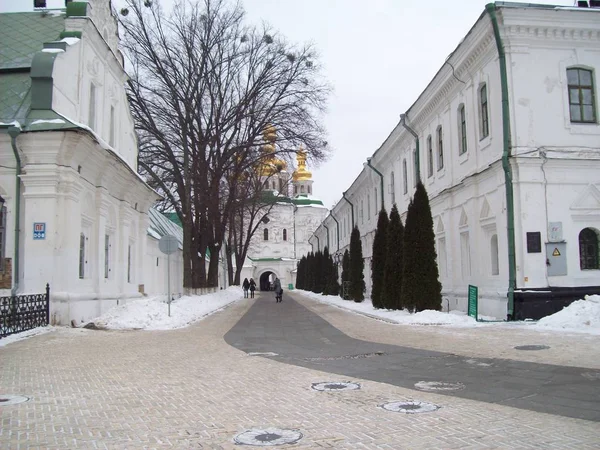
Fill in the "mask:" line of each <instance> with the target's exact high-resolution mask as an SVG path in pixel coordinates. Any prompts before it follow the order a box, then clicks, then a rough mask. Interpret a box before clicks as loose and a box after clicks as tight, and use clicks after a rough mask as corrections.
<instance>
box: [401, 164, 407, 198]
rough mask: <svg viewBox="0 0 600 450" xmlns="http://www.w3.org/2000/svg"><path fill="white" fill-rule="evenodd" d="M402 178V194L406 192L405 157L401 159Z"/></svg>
mask: <svg viewBox="0 0 600 450" xmlns="http://www.w3.org/2000/svg"><path fill="white" fill-rule="evenodd" d="M402 178H403V184H402V189H403V192H404V194H405V195H406V194H408V165H407V164H406V158H404V159H403V160H402Z"/></svg>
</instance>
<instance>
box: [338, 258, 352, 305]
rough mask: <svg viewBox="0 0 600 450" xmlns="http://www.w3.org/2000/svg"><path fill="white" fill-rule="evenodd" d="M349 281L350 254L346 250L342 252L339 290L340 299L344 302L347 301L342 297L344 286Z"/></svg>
mask: <svg viewBox="0 0 600 450" xmlns="http://www.w3.org/2000/svg"><path fill="white" fill-rule="evenodd" d="M349 279H350V253H349V252H348V249H346V251H345V252H344V256H343V258H342V286H341V289H340V297H342V298H343V299H344V300H348V299H347V298H345V297H344V286H345V283H346V282H347V281H349Z"/></svg>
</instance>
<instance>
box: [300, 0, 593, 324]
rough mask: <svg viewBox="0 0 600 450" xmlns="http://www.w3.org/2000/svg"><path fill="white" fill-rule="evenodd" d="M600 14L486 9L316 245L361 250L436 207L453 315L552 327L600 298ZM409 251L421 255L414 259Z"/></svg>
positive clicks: (527, 7)
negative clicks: (382, 214) (420, 200)
mask: <svg viewBox="0 0 600 450" xmlns="http://www.w3.org/2000/svg"><path fill="white" fill-rule="evenodd" d="M599 70H600V9H598V8H577V7H574V8H570V7H560V6H549V5H535V4H523V3H509V2H496V3H492V4H489V5H488V6H486V9H485V10H484V11H483V12H482V14H481V16H480V17H479V19H478V20H477V22H476V23H475V24H474V25H473V27H472V28H471V30H469V32H468V33H467V35H466V36H465V37H464V39H463V40H462V41H461V43H460V44H459V45H458V47H457V48H456V49H455V51H454V52H453V53H452V54H451V55H450V56H449V57H448V59H447V60H446V61H445V62H444V63H443V64H442V65H441V67H440V69H439V71H438V72H437V74H436V75H435V76H434V78H433V79H432V80H431V82H430V83H429V85H428V86H427V88H426V89H425V90H424V91H423V92H422V93H421V94H420V96H419V97H418V98H417V99H416V101H415V103H414V104H413V105H412V106H411V107H410V108H409V110H408V111H406V113H404V114H401V119H400V122H399V123H398V125H397V126H396V127H395V128H394V129H393V130H392V131H391V133H390V135H389V136H388V137H387V139H386V140H385V141H384V142H383V144H382V145H381V147H380V148H379V149H378V150H377V151H376V152H375V153H374V154H373V155H372V157H371V158H369V159H368V161H367V162H366V163H365V165H364V168H363V170H362V171H361V173H360V174H359V175H358V177H357V178H356V179H355V181H354V182H353V184H352V185H351V186H350V187H349V188H348V190H347V191H346V192H345V193H344V196H343V198H342V199H341V200H340V201H339V202H338V203H337V205H336V206H335V207H334V208H333V209H332V211H331V213H330V214H329V215H328V216H327V217H326V219H325V220H324V221H323V222H322V224H321V226H320V227H319V228H318V229H317V230H316V232H315V233H314V237H313V238H312V239H311V242H312V243H313V245H314V246H316V245H317V242H316V241H317V239H316V238H317V237H318V241H319V242H320V247H321V249H322V248H323V242H325V241H327V240H329V241H330V242H333V243H335V247H333V246H332V247H333V248H332V247H330V249H332V252H333V253H335V252H336V251H339V252H343V251H344V249H346V248H348V246H349V242H350V233H351V231H352V226H353V224H356V225H358V228H359V230H360V232H361V236H362V244H363V254H364V255H365V259H366V262H367V264H365V271H366V272H365V279H366V280H367V289H368V290H369V291H370V279H371V273H370V264H369V262H370V259H371V252H372V244H373V236H374V233H375V228H376V225H377V214H378V212H379V210H380V209H381V207H382V206H383V207H385V208H386V210H387V212H388V213H389V211H390V209H391V206H392V204H396V205H397V206H398V209H399V211H400V213H401V217H402V219H403V221H404V220H405V219H406V211H407V208H408V204H409V202H410V199H411V197H412V195H413V194H414V189H415V186H416V182H417V180H418V179H420V180H421V181H422V182H423V184H424V186H425V187H426V189H427V192H428V194H429V198H430V203H431V209H432V215H433V219H434V231H435V236H436V250H437V260H438V267H439V272H440V281H441V282H442V285H443V292H442V293H443V298H444V300H443V305H442V306H443V308H444V309H446V310H447V309H460V310H463V311H466V309H467V292H468V286H469V285H475V286H478V288H479V313H480V314H482V315H485V316H493V317H496V318H500V319H504V318H507V317H508V318H512V319H524V318H528V317H529V318H539V317H542V316H544V315H547V314H551V313H553V312H555V311H557V310H560V309H561V308H562V307H563V306H564V305H566V304H568V303H569V302H570V301H572V300H574V299H577V298H581V297H582V296H583V295H584V294H588V293H598V292H600V256H599V254H598V247H599V244H598V243H599V241H600V176H599V174H600V124H599V117H598V112H599V111H598V107H599V105H598V82H599V81H600V79H599V78H598V72H599ZM407 251H410V250H407Z"/></svg>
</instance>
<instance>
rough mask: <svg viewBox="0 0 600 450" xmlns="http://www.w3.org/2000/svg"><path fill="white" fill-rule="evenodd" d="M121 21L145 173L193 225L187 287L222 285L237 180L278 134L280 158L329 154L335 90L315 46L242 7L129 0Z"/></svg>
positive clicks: (216, 0) (186, 224) (213, 1)
mask: <svg viewBox="0 0 600 450" xmlns="http://www.w3.org/2000/svg"><path fill="white" fill-rule="evenodd" d="M124 13H126V14H124ZM121 14H122V17H121V19H120V23H121V25H122V30H123V46H124V50H125V54H126V55H127V57H128V60H129V63H130V64H129V66H130V67H131V69H130V70H129V72H130V79H129V81H128V98H129V101H130V105H131V108H132V113H133V116H134V119H135V123H136V131H137V135H138V140H139V149H140V152H139V167H140V170H141V172H142V174H143V175H145V176H147V177H148V179H149V181H150V182H151V183H152V185H153V186H154V187H156V188H157V189H158V190H159V191H160V192H161V193H162V194H163V195H164V196H165V198H166V201H167V203H168V204H169V205H170V206H171V207H172V208H173V209H174V210H175V211H176V212H177V214H178V216H179V218H180V220H181V223H182V225H183V235H184V286H186V287H191V288H195V287H204V286H216V285H217V283H218V273H217V270H218V262H219V253H220V250H221V246H222V243H223V242H224V241H225V238H226V234H227V230H228V227H227V226H228V221H229V220H230V219H231V217H232V210H233V209H234V207H235V205H236V204H238V201H239V198H240V195H242V193H241V192H240V191H239V188H240V186H239V183H238V182H237V181H235V180H239V179H240V176H241V174H242V173H244V172H246V171H248V170H249V169H250V168H252V167H256V166H257V164H260V162H261V161H263V160H264V158H265V154H264V153H263V152H261V151H260V149H261V146H262V144H263V142H262V139H261V137H262V136H261V134H262V132H263V131H264V130H265V129H266V128H267V127H269V126H273V127H275V128H276V129H277V136H278V140H277V144H278V145H277V149H278V150H277V151H278V153H280V154H284V155H285V154H287V153H291V152H293V151H295V149H297V148H298V147H299V146H300V145H302V146H303V147H304V148H305V149H306V150H307V152H308V153H309V155H310V156H311V158H312V159H313V160H317V161H318V160H321V159H323V158H324V157H325V156H326V152H327V143H326V141H325V139H324V130H323V127H322V126H321V123H320V117H321V112H323V110H324V107H325V103H326V100H327V97H328V94H329V91H330V90H329V87H328V86H327V85H326V84H325V83H324V82H323V81H322V76H321V73H320V69H319V66H318V64H317V55H316V53H315V51H314V49H313V48H312V46H303V47H296V46H293V45H290V44H288V43H287V42H286V41H285V39H284V38H283V37H281V36H279V35H278V34H276V33H275V32H274V31H272V30H271V29H270V28H269V27H267V26H264V25H263V26H262V27H261V28H257V27H251V26H247V25H245V24H244V12H243V10H242V8H241V7H240V5H239V4H236V5H229V4H228V3H227V2H226V1H225V0H204V1H202V2H201V3H192V2H183V1H182V2H180V3H177V4H176V5H175V6H174V7H173V9H172V12H171V13H170V14H169V15H167V14H166V13H165V12H164V11H163V10H162V9H161V7H160V4H159V3H158V2H156V1H155V2H150V1H148V0H145V1H142V0H127V8H125V9H123V10H121ZM224 180H229V181H226V183H225V184H226V186H223V182H224ZM231 180H234V181H231ZM207 250H209V251H210V264H209V269H208V273H207V271H206V270H205V262H204V255H205V254H206V253H207Z"/></svg>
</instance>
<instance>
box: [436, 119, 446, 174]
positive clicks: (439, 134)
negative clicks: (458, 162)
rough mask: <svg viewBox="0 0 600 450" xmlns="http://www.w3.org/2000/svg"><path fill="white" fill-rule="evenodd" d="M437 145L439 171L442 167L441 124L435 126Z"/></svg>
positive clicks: (442, 144)
mask: <svg viewBox="0 0 600 450" xmlns="http://www.w3.org/2000/svg"><path fill="white" fill-rule="evenodd" d="M437 146H438V148H437V150H438V154H437V158H438V160H437V170H438V171H440V170H442V169H443V168H444V133H443V131H442V126H441V125H440V126H439V127H438V128H437Z"/></svg>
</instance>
